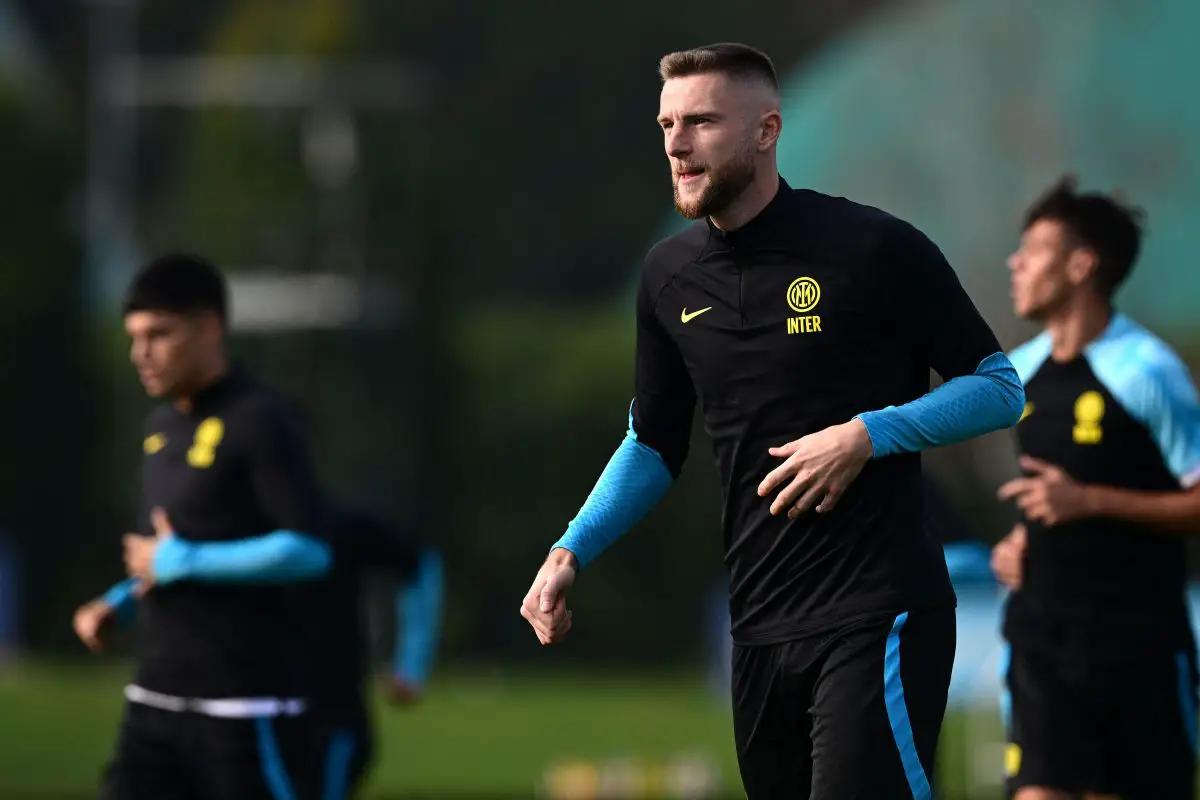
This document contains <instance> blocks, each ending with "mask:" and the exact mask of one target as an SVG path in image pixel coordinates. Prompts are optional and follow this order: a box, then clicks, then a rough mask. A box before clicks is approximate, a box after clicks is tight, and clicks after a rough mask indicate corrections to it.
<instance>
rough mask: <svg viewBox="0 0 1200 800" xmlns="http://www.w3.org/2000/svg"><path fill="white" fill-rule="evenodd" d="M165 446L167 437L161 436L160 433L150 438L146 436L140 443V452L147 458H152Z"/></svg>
mask: <svg viewBox="0 0 1200 800" xmlns="http://www.w3.org/2000/svg"><path fill="white" fill-rule="evenodd" d="M166 446H167V437H166V436H163V435H162V434H161V433H156V434H153V435H151V436H147V437H146V438H145V440H144V441H143V442H142V452H143V453H145V454H146V455H148V456H152V455H154V454H155V453H157V452H158V451H159V450H162V449H163V448H164V447H166Z"/></svg>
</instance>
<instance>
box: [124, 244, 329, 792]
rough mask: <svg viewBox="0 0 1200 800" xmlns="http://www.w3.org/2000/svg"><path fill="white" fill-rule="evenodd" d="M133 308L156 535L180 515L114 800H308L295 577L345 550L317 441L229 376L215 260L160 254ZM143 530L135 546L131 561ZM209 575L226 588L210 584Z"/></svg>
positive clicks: (129, 321)
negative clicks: (326, 530)
mask: <svg viewBox="0 0 1200 800" xmlns="http://www.w3.org/2000/svg"><path fill="white" fill-rule="evenodd" d="M124 311H125V329H126V331H127V332H128V334H129V337H130V339H131V342H132V349H131V359H132V361H133V363H134V365H135V366H136V367H137V371H138V377H139V378H140V379H141V382H142V385H143V386H144V387H145V389H146V392H147V393H148V394H149V395H150V396H152V397H156V398H162V399H163V400H165V401H167V402H166V403H164V404H163V405H161V406H159V407H158V408H156V409H155V410H154V411H153V412H151V414H150V415H149V417H148V418H147V421H146V428H145V440H144V461H143V465H142V493H141V515H140V516H141V522H140V528H141V531H140V532H141V534H142V535H145V536H150V535H153V534H154V532H155V528H156V527H157V528H159V529H160V535H161V529H162V527H163V526H164V525H166V524H167V523H166V520H168V519H169V521H170V526H171V527H172V529H173V531H174V535H170V536H165V537H162V538H161V539H160V540H159V541H158V542H157V545H156V547H155V551H156V552H155V553H154V567H155V570H154V572H155V579H154V581H153V582H152V583H151V582H147V581H141V582H140V584H139V585H138V591H139V592H144V596H143V598H142V602H141V603H140V606H141V608H140V611H139V613H138V615H137V618H138V629H137V643H136V654H137V666H136V671H135V678H134V681H133V683H132V684H131V685H130V686H128V687H127V688H126V697H127V699H128V702H127V704H126V706H125V712H124V716H123V719H122V722H121V728H120V732H119V735H118V739H117V744H116V751H115V754H114V756H113V758H112V761H111V763H110V765H109V767H108V770H107V773H106V776H105V780H104V788H103V793H102V797H104V798H106V799H107V800H141V798H146V800H161V798H167V797H172V798H174V797H180V798H204V799H207V798H222V800H224V799H228V800H254V799H255V798H271V800H290V798H296V797H302V796H305V794H306V787H307V786H308V785H309V784H310V783H311V781H310V780H308V779H307V778H306V777H305V778H302V777H300V775H299V771H300V768H301V766H302V765H303V763H304V760H305V757H306V756H307V755H308V751H309V747H310V740H309V736H308V731H307V730H305V729H304V728H303V727H302V726H303V725H304V724H305V720H304V717H303V713H304V699H303V697H304V693H305V684H306V681H307V677H308V676H307V675H306V673H305V672H304V670H305V664H304V661H303V659H302V658H301V655H302V654H303V646H304V641H303V639H302V634H303V630H304V625H305V622H306V621H305V618H304V611H305V605H304V604H303V603H302V601H301V596H300V590H299V588H298V587H296V586H290V585H289V582H292V581H297V580H303V579H307V578H311V577H314V576H316V575H319V574H323V573H324V572H325V570H327V569H328V566H329V562H330V558H331V555H330V548H329V547H328V546H327V545H326V543H324V542H323V541H321V540H320V539H317V538H314V537H316V536H319V535H320V534H321V531H322V530H323V525H322V521H321V515H322V510H321V508H320V504H319V497H320V492H319V489H318V486H317V484H316V480H315V476H314V471H313V468H312V464H311V460H310V455H309V450H308V446H307V443H306V441H305V438H304V434H303V431H302V430H301V428H300V426H299V425H298V424H297V420H296V419H295V418H294V417H293V415H292V414H291V413H290V412H289V409H288V406H287V404H286V401H284V400H283V399H282V398H281V397H279V396H277V395H276V394H275V393H273V392H271V391H269V390H267V389H266V388H264V387H262V386H260V385H259V384H258V383H256V382H255V381H254V380H253V379H251V378H250V377H249V376H247V375H245V374H243V373H242V372H240V371H238V370H236V369H232V368H231V367H230V366H229V363H228V361H227V358H226V354H225V340H226V335H227V330H226V329H227V300H226V287H225V282H224V279H223V277H222V276H221V274H220V273H219V272H218V271H217V270H216V269H215V268H214V267H213V266H212V265H211V264H209V263H208V262H206V261H204V260H202V259H199V258H196V257H193V256H187V255H171V256H164V257H162V258H159V259H157V260H155V261H153V262H151V263H150V264H149V265H148V266H147V267H145V268H144V269H143V270H142V271H141V272H139V273H138V275H137V276H136V277H135V278H134V280H133V282H132V285H131V286H130V289H129V293H128V297H127V300H126V303H125V309H124ZM266 534H271V536H270V537H269V538H267V539H263V538H261V537H263V536H264V535H266ZM246 537H260V538H258V539H255V540H253V541H255V542H257V543H258V544H257V545H253V544H251V545H249V546H248V545H247V544H246V542H245V541H237V540H244V539H245V538H246ZM140 538H141V537H139V536H133V535H131V536H128V537H126V539H127V542H126V559H127V562H128V561H129V559H130V553H131V552H132V551H136V550H137V549H138V548H137V546H136V545H137V540H138V539H140ZM263 541H267V543H268V545H267V546H268V549H269V550H270V551H271V561H272V563H273V564H274V568H273V570H271V571H270V572H269V574H267V573H264V572H263V571H262V570H261V569H260V566H259V562H261V561H262V558H261V556H262V546H263V545H262V543H263ZM202 546H209V547H210V549H208V550H206V551H204V552H203V553H201V552H200V551H199V550H198V549H197V548H200V547H202ZM212 546H216V547H215V549H213V547H212ZM256 546H257V547H258V548H259V550H258V551H255V549H254V548H255V547H256ZM241 564H244V565H245V567H246V568H245V570H244V571H245V572H246V573H247V575H246V579H245V580H241V579H240V576H239V572H238V567H239V565H241ZM210 571H211V572H213V573H215V574H220V575H222V576H224V578H225V579H223V580H216V581H211V580H203V579H202V578H203V577H204V575H205V574H207V573H208V572H210Z"/></svg>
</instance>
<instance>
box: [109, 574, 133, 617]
mask: <svg viewBox="0 0 1200 800" xmlns="http://www.w3.org/2000/svg"><path fill="white" fill-rule="evenodd" d="M137 586H138V579H137V578H126V579H125V580H123V581H120V582H119V583H115V584H113V586H112V587H111V588H109V590H108V591H107V592H105V593H104V594H103V595H101V597H100V599H101V600H103V601H104V602H105V603H107V604H108V605H109V606H111V607H112V609H113V615H114V617H115V619H116V620H117V622H119V623H121V624H126V623H129V622H131V621H132V620H133V618H134V617H135V616H136V615H137V599H138V598H137Z"/></svg>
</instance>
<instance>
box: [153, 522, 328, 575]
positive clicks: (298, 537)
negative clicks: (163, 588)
mask: <svg viewBox="0 0 1200 800" xmlns="http://www.w3.org/2000/svg"><path fill="white" fill-rule="evenodd" d="M332 564H333V552H332V550H331V549H330V547H329V545H328V544H327V543H325V542H323V541H321V540H319V539H315V538H313V537H311V536H306V535H304V534H301V533H296V532H295V531H287V530H277V531H272V532H271V533H268V534H265V535H263V536H255V537H252V538H248V539H238V540H235V541H230V542H191V541H188V540H186V539H183V538H181V537H179V536H178V535H173V536H168V537H166V538H165V539H163V541H162V542H161V543H160V544H159V546H158V550H157V551H156V552H155V555H154V576H155V581H156V582H157V583H160V584H166V583H173V582H175V581H181V580H194V581H211V582H237V583H287V582H292V581H305V580H316V579H319V578H323V577H324V576H325V575H326V574H328V572H329V569H330V567H331V566H332Z"/></svg>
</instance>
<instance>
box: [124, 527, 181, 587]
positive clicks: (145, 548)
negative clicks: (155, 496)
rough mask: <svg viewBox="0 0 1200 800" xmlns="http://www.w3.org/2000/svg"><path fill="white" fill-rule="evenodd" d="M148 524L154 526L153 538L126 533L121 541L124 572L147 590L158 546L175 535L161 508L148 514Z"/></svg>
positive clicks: (150, 582) (151, 581) (152, 574)
mask: <svg viewBox="0 0 1200 800" xmlns="http://www.w3.org/2000/svg"><path fill="white" fill-rule="evenodd" d="M150 523H151V524H152V525H153V526H154V535H153V536H142V535H141V534H137V533H127V534H125V536H123V537H122V539H121V542H122V545H123V546H124V548H125V571H126V572H127V573H128V574H129V577H131V578H140V579H141V581H142V584H143V585H144V586H145V587H147V588H149V586H150V585H151V584H152V583H154V556H155V554H156V553H158V545H159V544H160V543H161V542H162V540H163V539H165V538H166V537H168V536H172V535H174V533H175V531H174V529H172V527H171V521H170V520H169V519H167V512H165V511H163V510H162V509H161V508H156V509H154V510H153V511H151V512H150Z"/></svg>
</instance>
